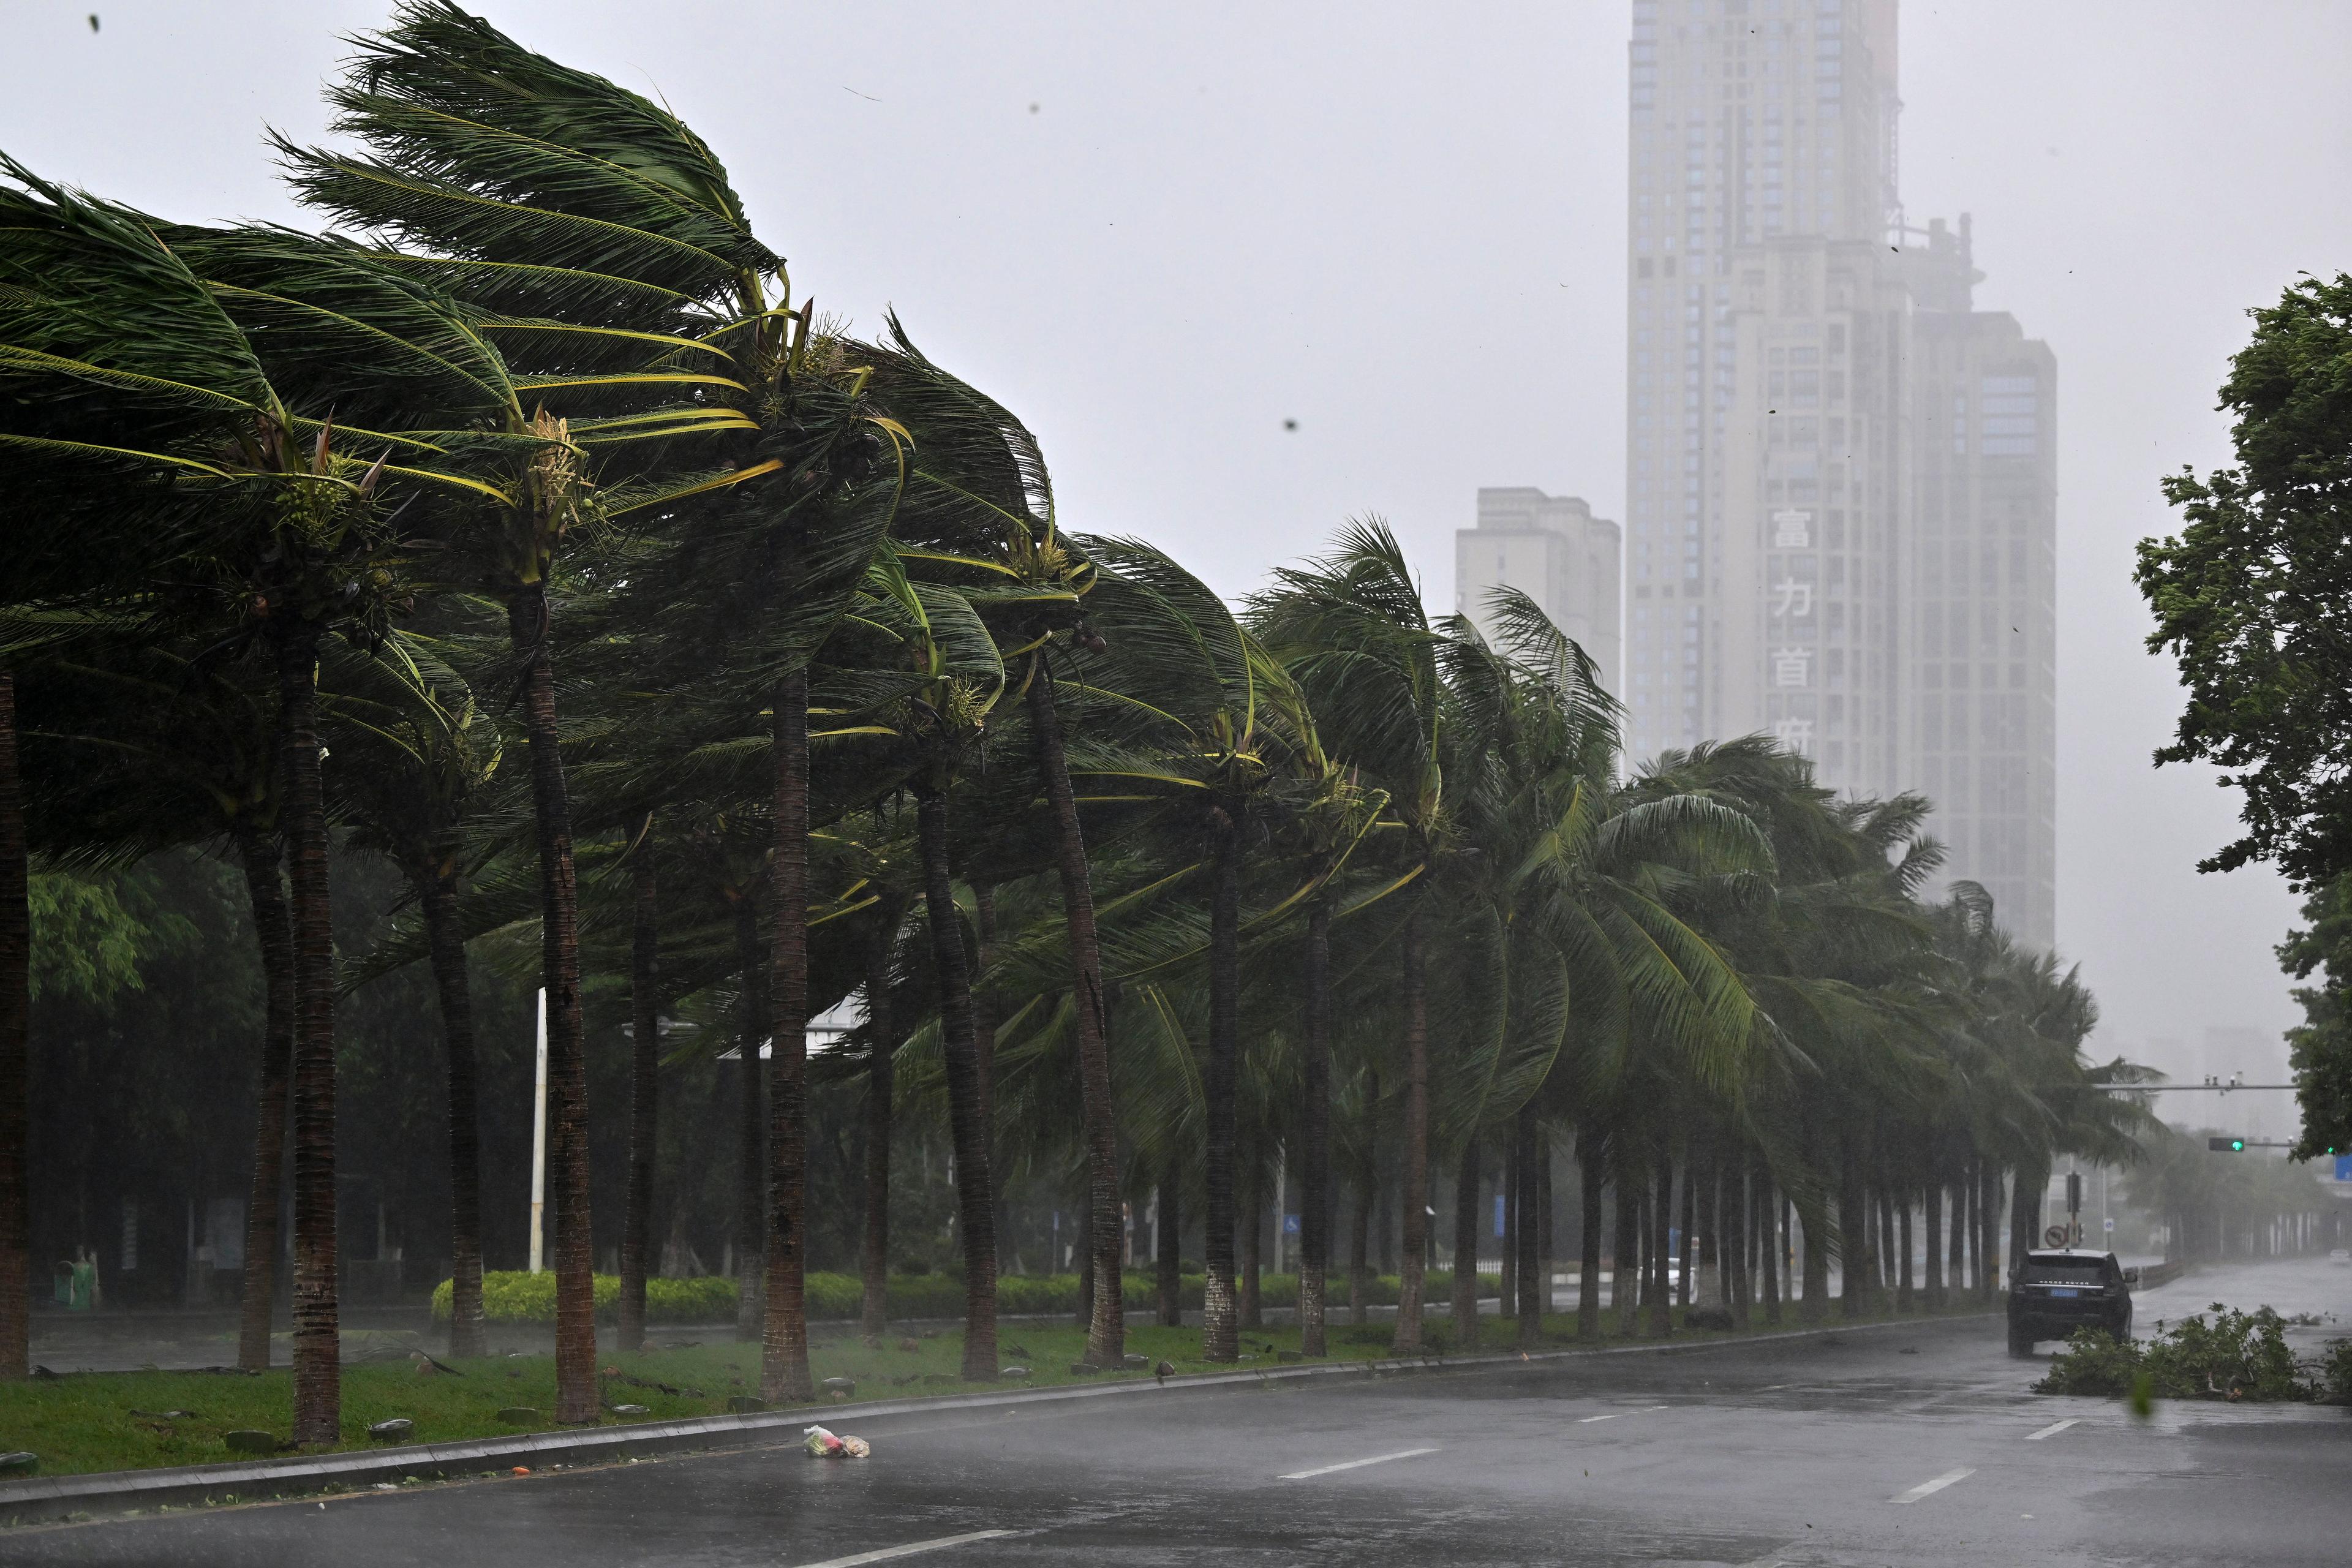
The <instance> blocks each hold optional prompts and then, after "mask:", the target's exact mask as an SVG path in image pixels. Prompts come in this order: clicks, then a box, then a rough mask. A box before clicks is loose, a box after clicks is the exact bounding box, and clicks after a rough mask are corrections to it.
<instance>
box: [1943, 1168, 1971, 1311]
mask: <svg viewBox="0 0 2352 1568" xmlns="http://www.w3.org/2000/svg"><path fill="white" fill-rule="evenodd" d="M1967 1173H1968V1162H1967V1160H1966V1159H1965V1158H1963V1159H1962V1160H1961V1162H1960V1165H1959V1169H1958V1170H1957V1171H1954V1172H1951V1173H1950V1174H1951V1175H1952V1176H1953V1177H1954V1178H1956V1179H1955V1180H1954V1181H1953V1182H1952V1184H1951V1187H1952V1224H1951V1231H1952V1238H1951V1240H1950V1242H1949V1243H1948V1246H1949V1247H1950V1249H1951V1250H1950V1254H1949V1256H1948V1258H1947V1259H1946V1263H1947V1267H1946V1268H1945V1270H1944V1279H1945V1289H1946V1290H1947V1291H1948V1293H1949V1294H1950V1295H1952V1296H1962V1295H1965V1294H1966V1293H1967V1291H1968V1288H1969V1194H1968V1184H1967Z"/></svg>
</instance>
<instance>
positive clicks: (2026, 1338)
mask: <svg viewBox="0 0 2352 1568" xmlns="http://www.w3.org/2000/svg"><path fill="white" fill-rule="evenodd" d="M2033 1343H2034V1342H2033V1336H2032V1334H2031V1333H2029V1332H2027V1331H2025V1330H2023V1329H2011V1330H2010V1331H2009V1353H2010V1354H2011V1355H2012V1356H2015V1357H2017V1358H2018V1359H2019V1360H2021V1361H2022V1360H2025V1359H2026V1358H2028V1357H2030V1356H2032V1354H2033Z"/></svg>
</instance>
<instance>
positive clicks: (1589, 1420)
mask: <svg viewBox="0 0 2352 1568" xmlns="http://www.w3.org/2000/svg"><path fill="white" fill-rule="evenodd" d="M1664 1408H1665V1406H1664V1405H1643V1406H1642V1407H1641V1408H1640V1409H1639V1410H1612V1411H1611V1412H1609V1413H1608V1414H1607V1415H1580V1416H1578V1417H1577V1418H1576V1424H1577V1425H1578V1426H1591V1425H1592V1424H1593V1423H1594V1422H1595V1421H1614V1420H1616V1419H1617V1417H1619V1416H1620V1415H1648V1414H1649V1413H1650V1412H1651V1411H1653V1410H1664Z"/></svg>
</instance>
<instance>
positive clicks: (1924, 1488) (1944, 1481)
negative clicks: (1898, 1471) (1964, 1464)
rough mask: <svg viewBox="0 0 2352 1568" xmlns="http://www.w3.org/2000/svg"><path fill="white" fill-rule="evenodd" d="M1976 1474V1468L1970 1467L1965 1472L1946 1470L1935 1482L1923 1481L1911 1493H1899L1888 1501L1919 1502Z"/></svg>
mask: <svg viewBox="0 0 2352 1568" xmlns="http://www.w3.org/2000/svg"><path fill="white" fill-rule="evenodd" d="M1976 1473H1977V1472H1976V1468H1975V1467H1974V1466H1970V1467H1969V1468H1967V1469H1964V1470H1946V1471H1945V1472H1944V1473H1943V1474H1942V1475H1940V1476H1937V1478H1936V1479H1934V1480H1932V1481H1921V1482H1920V1483H1919V1484H1918V1485H1917V1486H1916V1487H1913V1488H1912V1489H1910V1490H1909V1491H1907V1492H1898V1493H1896V1494H1895V1496H1893V1497H1891V1498H1888V1499H1887V1501H1888V1502H1917V1501H1918V1500H1920V1499H1921V1498H1923V1497H1927V1496H1928V1495H1929V1494H1930V1493H1933V1492H1939V1491H1942V1490H1943V1489H1945V1488H1946V1487H1948V1486H1950V1485H1951V1484H1952V1483H1953V1482H1954V1481H1964V1480H1967V1479H1969V1477H1970V1476H1973V1475H1975V1474H1976Z"/></svg>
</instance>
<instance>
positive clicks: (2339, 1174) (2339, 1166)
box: [2336, 1154, 2352, 1182]
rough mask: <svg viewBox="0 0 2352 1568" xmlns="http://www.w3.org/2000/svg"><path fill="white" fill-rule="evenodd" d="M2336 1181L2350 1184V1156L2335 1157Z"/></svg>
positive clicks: (2339, 1155)
mask: <svg viewBox="0 0 2352 1568" xmlns="http://www.w3.org/2000/svg"><path fill="white" fill-rule="evenodd" d="M2336 1180H2337V1181H2339V1182H2352V1154H2338V1155H2336Z"/></svg>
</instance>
